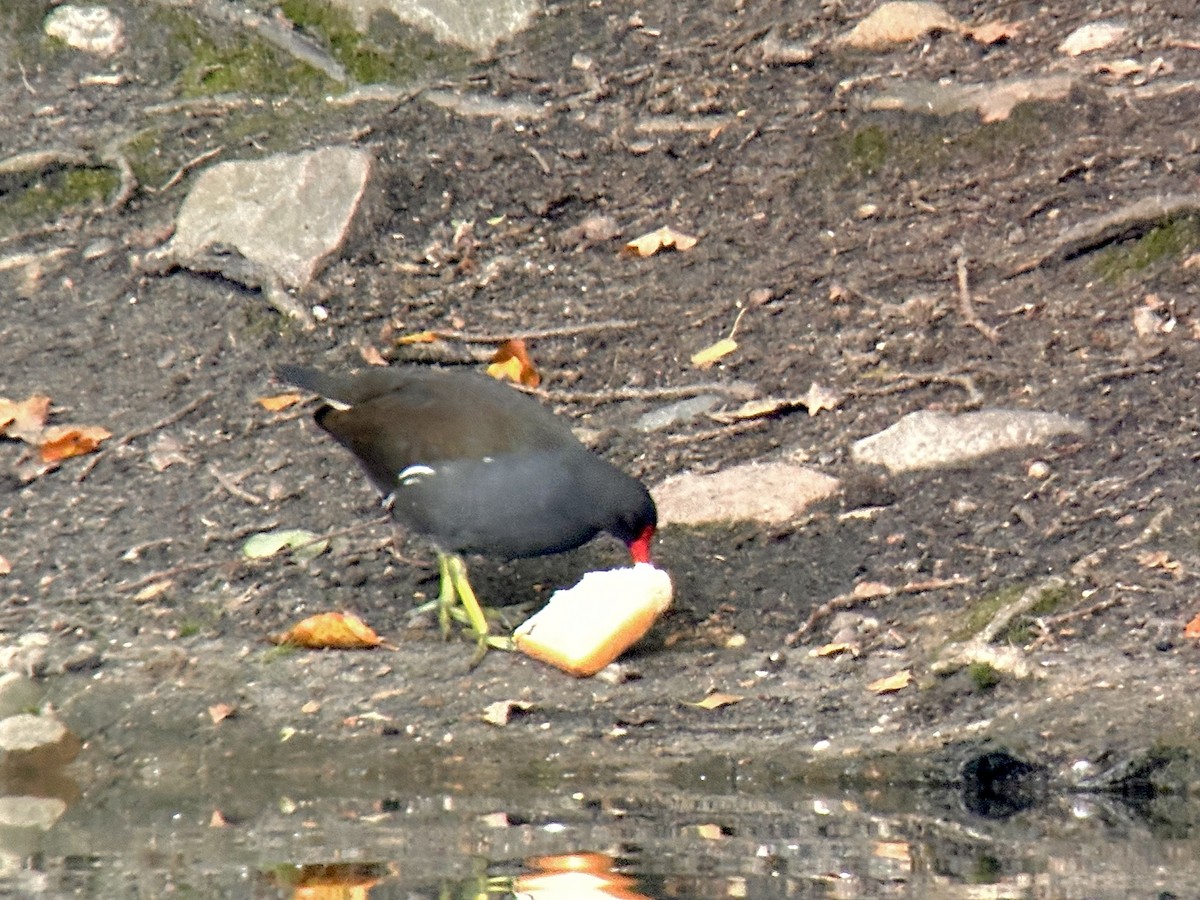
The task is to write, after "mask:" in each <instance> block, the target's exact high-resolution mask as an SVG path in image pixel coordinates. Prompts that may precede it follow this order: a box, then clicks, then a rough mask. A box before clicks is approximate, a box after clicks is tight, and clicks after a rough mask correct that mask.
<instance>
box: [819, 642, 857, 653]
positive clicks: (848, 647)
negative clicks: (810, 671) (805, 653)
mask: <svg viewBox="0 0 1200 900" xmlns="http://www.w3.org/2000/svg"><path fill="white" fill-rule="evenodd" d="M809 652H810V653H811V654H812V655H813V656H839V655H840V654H842V653H849V654H851V655H852V656H858V648H857V647H855V646H854V645H853V644H847V643H845V642H844V641H838V642H837V643H833V644H826V645H825V646H823V647H817V648H816V649H814V650H810V651H809Z"/></svg>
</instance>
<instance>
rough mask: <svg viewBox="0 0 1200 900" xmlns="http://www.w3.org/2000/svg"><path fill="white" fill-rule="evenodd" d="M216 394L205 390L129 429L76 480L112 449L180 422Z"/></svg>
mask: <svg viewBox="0 0 1200 900" xmlns="http://www.w3.org/2000/svg"><path fill="white" fill-rule="evenodd" d="M214 396H216V395H215V394H214V393H213V392H212V391H205V392H204V393H203V394H201V395H200V396H199V397H197V398H195V399H194V400H192V401H191V402H190V403H188V404H187V405H186V406H181V407H180V408H179V409H177V410H175V412H173V413H170V414H168V415H165V416H163V417H162V418H161V419H159V420H158V421H157V422H153V423H151V424H150V425H146V426H144V427H142V428H135V429H133V431H129V432H126V433H125V434H123V435H121V436H120V437H119V438H117V439H116V440H115V441H113V442H112V443H111V444H109V445H108V446H106V447H105V448H104V449H103V450H100V451H99V452H97V453H95V454H93V455H92V457H91V459H89V460H88V461H87V465H85V466H84V467H83V469H82V470H80V472H79V474H78V475H76V476H75V481H76V482H80V481H83V480H84V479H85V478H87V477H88V475H90V474H91V472H92V469H94V468H96V466H97V465H99V463H100V460H102V459H104V457H105V456H107V455H108V454H109V453H111V452H112V451H114V450H116V449H118V448H120V447H124V446H125V445H126V444H129V443H131V442H132V441H136V440H137V439H138V438H143V437H146V436H147V435H151V434H154V432H156V431H161V430H162V429H163V428H166V427H167V426H169V425H174V424H175V423H176V422H178V421H179V420H180V419H182V418H183V417H184V416H186V415H188V414H189V413H192V412H195V411H196V410H197V409H199V408H200V407H201V406H203V405H204V404H205V403H207V402H208V401H209V400H211V399H212V398H213V397H214Z"/></svg>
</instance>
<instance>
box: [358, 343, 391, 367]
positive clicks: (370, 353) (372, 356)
mask: <svg viewBox="0 0 1200 900" xmlns="http://www.w3.org/2000/svg"><path fill="white" fill-rule="evenodd" d="M358 355H359V356H361V357H362V361H363V362H365V363H366V364H367V365H368V366H386V365H387V364H388V361H387V360H386V359H384V358H383V354H382V353H380V352H379V350H378V349H376V347H375V345H374V344H363V345H362V346H361V347H359V348H358Z"/></svg>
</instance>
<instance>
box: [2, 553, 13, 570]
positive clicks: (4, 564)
mask: <svg viewBox="0 0 1200 900" xmlns="http://www.w3.org/2000/svg"><path fill="white" fill-rule="evenodd" d="M11 572H12V563H10V562H9V561H8V557H7V556H0V575H8V574H9V573H11Z"/></svg>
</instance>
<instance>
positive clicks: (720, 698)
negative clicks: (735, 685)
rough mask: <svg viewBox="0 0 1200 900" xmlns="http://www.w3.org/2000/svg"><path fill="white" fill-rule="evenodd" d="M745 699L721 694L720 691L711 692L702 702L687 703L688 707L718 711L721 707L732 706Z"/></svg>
mask: <svg viewBox="0 0 1200 900" xmlns="http://www.w3.org/2000/svg"><path fill="white" fill-rule="evenodd" d="M745 699H746V698H745V697H739V696H738V695H737V694H723V693H721V692H720V691H713V692H712V693H711V694H709V695H708V696H707V697H705V698H704V699H703V700H697V701H696V702H695V703H689V704H688V706H697V707H699V708H700V709H720V708H721V707H722V706H733V704H735V703H741V702H742V701H743V700H745Z"/></svg>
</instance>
